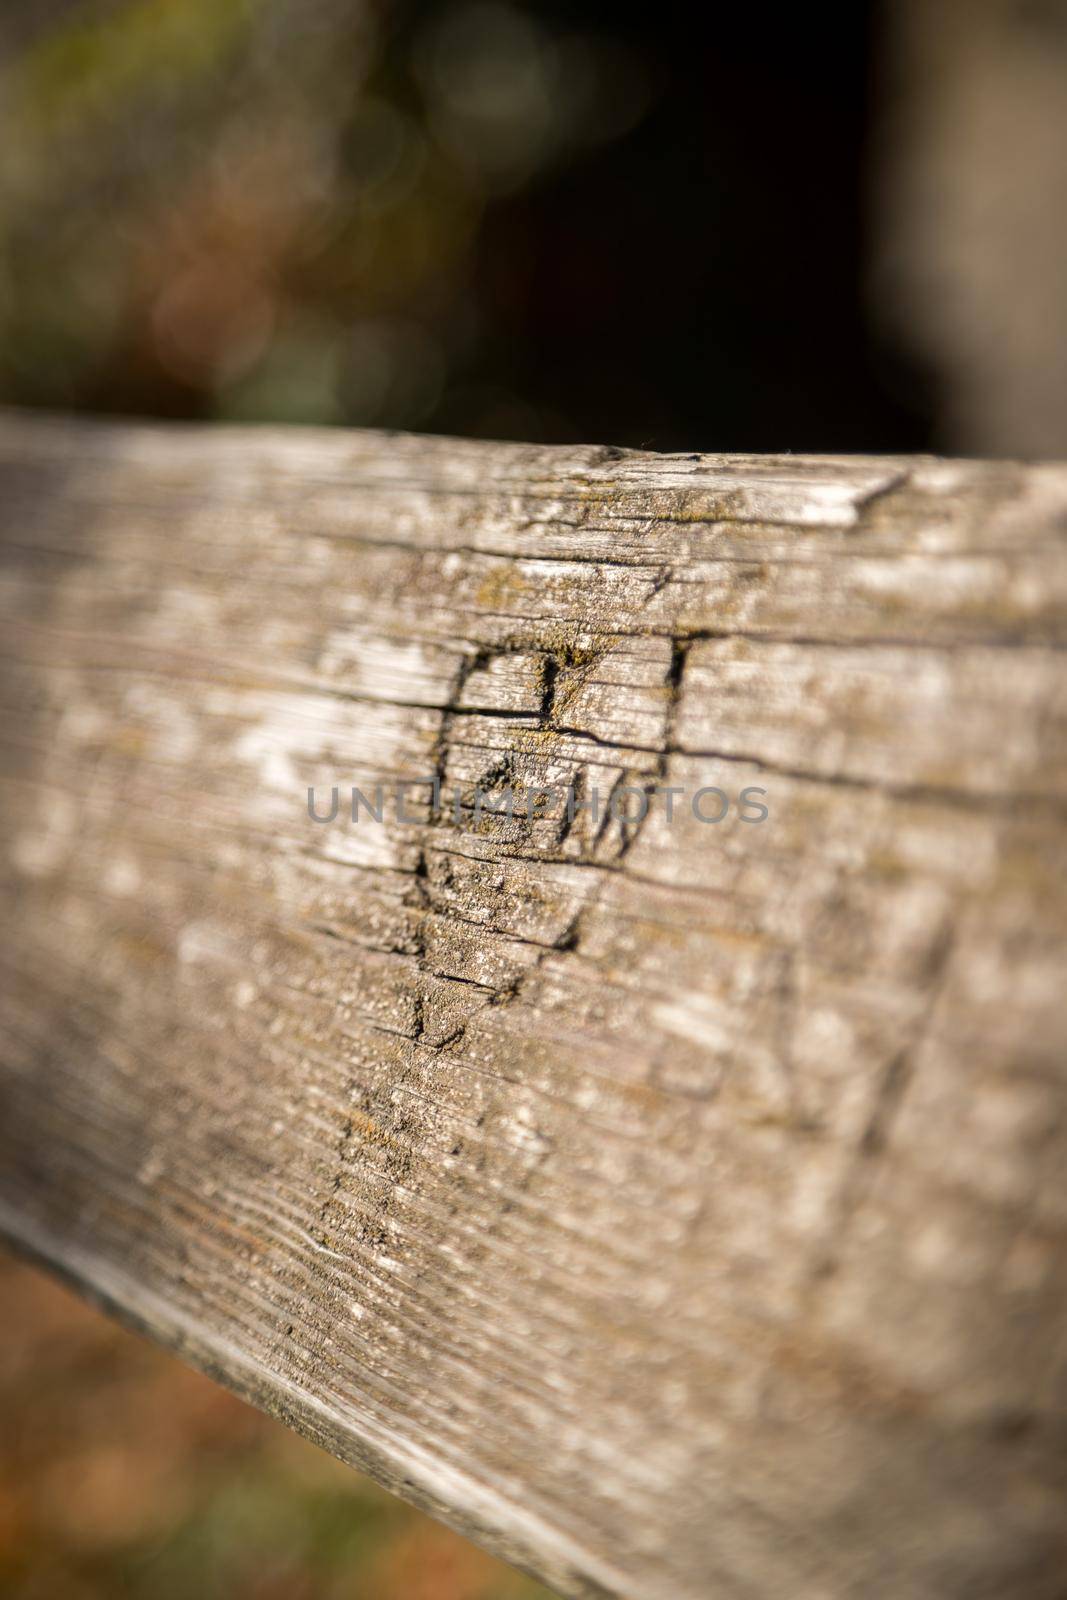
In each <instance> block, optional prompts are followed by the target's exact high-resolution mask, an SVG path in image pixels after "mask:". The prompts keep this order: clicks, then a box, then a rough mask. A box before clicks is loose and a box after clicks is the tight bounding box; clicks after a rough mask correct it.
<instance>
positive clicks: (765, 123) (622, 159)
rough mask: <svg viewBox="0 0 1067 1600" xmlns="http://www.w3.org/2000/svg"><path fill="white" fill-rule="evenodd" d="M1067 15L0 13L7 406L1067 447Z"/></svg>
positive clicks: (541, 8) (934, 11) (246, 0)
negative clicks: (1066, 284)
mask: <svg viewBox="0 0 1067 1600" xmlns="http://www.w3.org/2000/svg"><path fill="white" fill-rule="evenodd" d="M1065 263H1067V0H884V3H882V4H877V5H876V4H872V3H869V0H845V3H842V4H840V5H832V4H831V5H822V6H817V7H803V6H798V5H796V4H795V3H794V4H784V3H782V4H778V3H776V0H764V3H762V4H760V5H758V6H738V5H716V4H714V3H710V4H707V5H704V6H702V7H693V8H682V7H678V8H666V9H664V8H662V7H660V8H656V7H649V6H647V5H637V4H628V3H627V0H610V3H609V0H602V3H601V0H572V3H568V4H563V3H551V0H550V3H546V4H536V5H534V4H520V3H517V0H514V3H513V0H4V6H3V9H2V13H0V401H3V402H7V403H17V404H21V405H41V406H51V407H61V408H65V409H78V410H83V409H84V410H90V411H107V412H125V413H135V414H148V415H155V416H168V417H196V418H207V419H220V420H221V419H242V420H264V421H292V422H313V423H327V424H357V425H374V426H381V427H396V428H414V429H420V430H423V431H433V432H452V433H457V434H463V435H480V436H488V437H497V438H522V439H530V440H538V441H540V440H544V441H560V442H565V441H572V440H583V441H588V442H597V443H615V444H624V445H647V446H650V447H652V448H657V449H663V450H672V449H686V450H689V449H707V450H738V449H739V450H846V451H851V450H874V451H891V450H921V449H926V448H937V449H940V450H946V451H957V452H962V453H968V452H973V453H982V454H1006V453H1007V454H1022V455H1042V454H1044V455H1057V454H1058V455H1067V376H1065V375H1067V294H1065V293H1064V288H1065Z"/></svg>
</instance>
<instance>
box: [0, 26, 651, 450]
mask: <svg viewBox="0 0 1067 1600" xmlns="http://www.w3.org/2000/svg"><path fill="white" fill-rule="evenodd" d="M649 98H650V84H649V81H648V76H647V73H646V71H645V69H644V68H643V66H642V64H641V61H640V59H639V57H638V56H637V55H636V54H634V53H633V52H630V51H627V50H626V49H625V48H623V47H622V46H621V45H620V44H619V42H618V41H617V40H615V39H613V38H612V36H611V35H610V33H604V32H601V33H589V32H584V33H583V32H581V31H574V30H569V29H567V28H566V27H564V26H556V27H549V26H547V25H545V24H543V23H541V22H539V21H537V20H535V18H534V16H533V14H532V13H531V14H527V13H525V12H522V11H520V10H517V9H515V8H514V7H513V6H511V5H508V4H505V3H502V0H458V3H455V4H452V5H444V6H430V7H420V6H417V5H415V6H412V5H401V4H389V3H387V0H126V3H121V4H114V3H112V4H104V3H100V0H80V3H77V4H73V5H70V4H67V5H56V4H52V5H51V6H48V5H45V6H43V7H42V6H41V5H39V4H37V3H36V0H8V5H7V10H6V15H5V18H4V20H3V22H2V23H0V218H2V221H0V398H2V399H7V400H15V401H18V402H21V403H30V404H35V403H39V404H48V405H53V406H60V407H79V408H88V409H104V410H119V411H127V412H147V413H155V414H164V415H166V414H175V415H191V416H203V417H226V418H243V419H262V420H290V421H306V422H342V421H344V422H354V423H368V424H377V425H388V426H403V427H415V426H420V425H424V426H425V425H437V426H440V425H445V426H447V425H449V424H450V423H451V424H452V425H454V426H457V427H460V428H464V429H465V430H467V431H474V432H478V431H493V426H494V421H495V422H496V424H497V426H498V429H503V430H504V431H507V430H508V428H509V426H511V425H514V427H517V428H518V430H519V431H520V432H522V431H523V429H524V426H525V428H526V429H527V431H531V432H532V433H533V434H534V435H535V436H536V435H537V434H538V433H539V432H540V431H541V425H540V422H539V419H538V418H537V417H534V416H530V415H528V413H529V410H530V408H529V406H526V408H525V413H524V408H523V402H522V400H521V399H520V398H519V397H518V396H516V395H515V394H511V393H509V392H507V391H506V388H505V389H503V390H502V389H501V388H500V386H499V385H498V386H497V387H496V388H494V387H493V386H492V385H489V386H488V387H487V386H486V385H485V384H484V383H480V382H479V380H478V379H477V377H476V376H475V378H474V379H473V380H472V377H471V374H472V372H476V369H477V367H478V347H479V343H480V341H484V338H485V329H484V327H483V326H482V319H481V311H482V307H481V303H480V299H479V290H478V286H477V285H476V284H475V283H474V282H473V275H474V258H473V246H474V242H475V240H476V237H477V233H478V229H479V225H480V222H481V220H482V218H483V215H484V213H485V209H486V206H487V205H488V204H490V203H491V202H492V201H493V200H494V199H495V198H498V197H500V196H501V195H505V194H508V193H511V192H513V191H515V190H517V189H519V188H521V187H522V186H523V185H525V184H528V183H530V182H531V181H533V180H534V179H536V177H537V176H538V175H539V174H541V173H542V172H544V171H545V170H547V169H550V168H552V167H553V166H554V165H557V164H559V163H562V162H565V161H566V160H567V159H569V158H570V156H571V155H573V153H574V152H575V151H580V150H582V149H588V148H590V147H592V146H595V145H597V144H598V143H601V142H603V141H605V140H611V139H613V138H616V137H618V136H619V135H620V134H622V133H624V132H625V131H626V130H627V128H628V127H630V126H631V125H632V124H633V123H634V122H635V121H636V120H638V119H639V118H640V116H641V115H642V113H643V111H644V110H645V108H646V106H647V104H648V102H649ZM564 431H566V427H565V424H564Z"/></svg>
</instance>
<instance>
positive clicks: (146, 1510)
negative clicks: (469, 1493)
mask: <svg viewBox="0 0 1067 1600" xmlns="http://www.w3.org/2000/svg"><path fill="white" fill-rule="evenodd" d="M0 1296H2V1303H3V1306H4V1320H3V1327H2V1330H0V1415H2V1417H3V1432H2V1436H0V1439H2V1442H0V1592H2V1593H3V1594H4V1595H5V1596H6V1597H7V1600H60V1597H61V1600H187V1597H188V1596H190V1595H195V1596H197V1600H548V1591H547V1590H545V1589H542V1588H541V1587H540V1586H539V1585H537V1584H534V1583H532V1582H531V1581H530V1580H528V1579H525V1578H523V1577H521V1576H520V1575H519V1574H517V1573H513V1572H511V1571H510V1570H509V1569H507V1568H506V1567H503V1566H502V1565H501V1564H500V1563H499V1562H496V1561H494V1560H493V1559H492V1558H491V1557H490V1556H487V1555H485V1554H484V1553H483V1552H482V1551H480V1550H477V1549H475V1548H474V1546H473V1545H470V1544H468V1543H466V1541H465V1540H463V1539H460V1538H459V1537H458V1536H457V1535H455V1534H453V1533H450V1532H449V1531H448V1529H446V1528H443V1527H440V1526H438V1525H437V1524H436V1523H434V1522H431V1521H430V1520H429V1518H427V1517H424V1516H421V1515H420V1514H419V1513H418V1512H416V1511H413V1510H411V1509H410V1508H409V1507H407V1506H405V1505H403V1504H401V1502H400V1501H398V1500H395V1499H394V1498H393V1497H392V1496H390V1495H387V1494H385V1493H384V1491H382V1490H380V1489H378V1488H377V1487H376V1486H375V1485H374V1484H373V1483H371V1482H369V1480H367V1479H365V1478H363V1477H361V1476H360V1474H358V1473H356V1472H353V1471H352V1470H351V1469H350V1468H348V1467H345V1466H342V1465H341V1463H340V1462H338V1461H335V1460H333V1458H332V1457H331V1456H328V1455H326V1454H325V1453H324V1452H323V1451H321V1450H318V1449H316V1448H315V1446H313V1445H310V1444H308V1443H306V1442H305V1441H304V1440H302V1439H300V1438H298V1437H297V1436H296V1435H295V1434H292V1433H290V1432H289V1431H288V1430H287V1429H286V1428H284V1427H282V1425H281V1424H280V1423H276V1422H272V1421H271V1420H270V1419H269V1418H267V1417H265V1416H262V1415H261V1414H260V1413H259V1412H257V1411H254V1410H253V1409H252V1408H251V1407H250V1406H247V1405H245V1404H244V1403H243V1402H242V1401H240V1400H238V1399H236V1398H235V1397H234V1396H233V1395H231V1394H229V1393H228V1392H227V1391H226V1390H225V1389H222V1388H219V1387H218V1386H217V1385H216V1384H214V1383H212V1382H210V1381H209V1380H208V1379H207V1378H204V1377H202V1376H201V1375H200V1374H199V1373H196V1372H194V1371H192V1370H191V1369H190V1368H188V1367H185V1366H182V1365H181V1363H180V1362H178V1361H177V1360H175V1359H174V1358H173V1357H171V1356H168V1355H166V1354H164V1353H163V1352H162V1351H161V1350H158V1349H156V1348H155V1347H154V1346H153V1345H152V1344H150V1343H149V1342H148V1341H147V1340H145V1339H142V1338H140V1337H138V1336H136V1335H134V1334H132V1333H128V1332H126V1331H125V1330H124V1329H122V1328H120V1327H119V1326H118V1325H117V1324H116V1323H113V1322H111V1321H110V1320H109V1319H108V1318H106V1317H104V1316H102V1315H101V1314H100V1313H99V1312H97V1311H95V1310H93V1309H92V1308H91V1307H90V1306H88V1305H86V1304H84V1303H83V1302H82V1301H80V1300H79V1299H77V1298H76V1297H75V1296H74V1295H73V1294H71V1293H70V1292H68V1291H67V1290H66V1289H63V1288H61V1287H60V1286H59V1285H58V1284H56V1283H54V1282H53V1281H52V1280H50V1279H49V1278H47V1277H45V1276H44V1275H43V1274H42V1273H39V1272H37V1271H36V1270H33V1269H31V1268H30V1267H27V1266H24V1265H22V1264H21V1263H18V1262H15V1261H13V1260H11V1259H10V1258H9V1257H6V1256H0Z"/></svg>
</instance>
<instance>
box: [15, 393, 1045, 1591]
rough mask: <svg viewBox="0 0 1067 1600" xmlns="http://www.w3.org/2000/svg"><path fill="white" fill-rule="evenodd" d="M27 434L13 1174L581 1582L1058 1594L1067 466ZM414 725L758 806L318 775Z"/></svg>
mask: <svg viewBox="0 0 1067 1600" xmlns="http://www.w3.org/2000/svg"><path fill="white" fill-rule="evenodd" d="M0 492H2V504H3V527H4V533H3V563H2V569H0V570H2V586H0V611H2V615H3V643H2V652H3V689H2V711H0V716H2V722H0V773H2V782H0V796H2V800H0V807H2V813H3V850H2V866H0V874H2V876H0V907H2V912H3V924H4V928H5V933H4V939H3V952H2V964H3V965H2V970H3V996H2V999H0V1038H2V1054H0V1059H2V1068H0V1094H2V1120H0V1217H2V1226H3V1228H4V1230H5V1231H6V1233H7V1234H8V1236H9V1237H10V1238H11V1239H13V1240H14V1241H16V1242H17V1243H18V1244H20V1245H21V1247H22V1248H23V1249H25V1250H28V1251H30V1252H31V1253H33V1254H35V1255H36V1256H38V1257H39V1258H40V1259H42V1260H44V1261H45V1262H47V1263H49V1264H51V1266H52V1267H53V1268H55V1269H57V1270H59V1271H61V1272H64V1273H65V1274H67V1275H68V1276H69V1277H70V1278H71V1279H72V1280H73V1281H74V1282H75V1283H77V1284H78V1285H80V1286H81V1288H82V1289H83V1290H85V1291H87V1292H89V1293H91V1294H93V1295H96V1296H97V1297H99V1298H100V1299H102V1300H103V1301H104V1302H105V1303H106V1304H108V1305H110V1306H112V1307H113V1308H114V1309H115V1310H117V1311H118V1312H119V1313H120V1314H122V1315H123V1316H124V1317H126V1318H127V1319H129V1320H131V1321H133V1322H134V1323H136V1324H139V1325H141V1326H143V1327H144V1328H146V1329H147V1330H148V1331H149V1332H150V1333H151V1334H152V1335H153V1336H154V1337H155V1338H157V1339H159V1340H161V1341H162V1342H164V1343H165V1344H167V1345H169V1346H171V1347H173V1348H174V1349H176V1350H178V1351H179V1352H180V1353H181V1354H183V1355H184V1356H185V1357H186V1358H188V1359H189V1360H191V1361H193V1362H195V1363H196V1364H198V1365H199V1366H202V1367H204V1368H206V1369H207V1370H208V1371H210V1372H212V1373H214V1374H215V1375H217V1376H218V1377H219V1378H220V1379H221V1380H222V1381H223V1382H225V1383H227V1384H229V1385H231V1386H232V1387H233V1388H235V1389H236V1390H238V1391H239V1392H240V1393H242V1394H244V1395H247V1396H248V1397H249V1398H250V1399H252V1400H254V1401H255V1402H256V1403H257V1404H258V1405H261V1406H263V1407H265V1408H266V1409H268V1410H269V1411H271V1412H273V1413H275V1414H276V1415H278V1416H280V1417H283V1418H284V1419H285V1420H286V1421H287V1422H289V1423H291V1424H292V1425H293V1426H294V1427H296V1428H298V1429H300V1430H301V1431H302V1432H304V1433H306V1434H308V1435H310V1436H311V1437H312V1438H314V1439H316V1440H318V1441H319V1442H321V1443H322V1444H323V1445H324V1446H325V1447H326V1448H328V1449H330V1450H333V1451H335V1452H336V1453H337V1454H338V1455H340V1456H342V1457H343V1458H344V1459H345V1460H348V1461H351V1462H353V1463H355V1464H357V1465H359V1466H361V1467H364V1468H366V1469H368V1470H369V1471H371V1472H372V1473H374V1474H375V1475H376V1476H377V1477H378V1478H379V1479H380V1480H381V1481H382V1482H384V1483H386V1484H388V1485H389V1486H391V1487H392V1488H394V1489H396V1490H397V1491H398V1492H399V1493H401V1494H403V1495H405V1496H406V1497H407V1498H409V1499H411V1500H413V1501H415V1502H417V1503H418V1504H420V1505H422V1506H425V1507H428V1508H429V1509H430V1510H431V1511H433V1512H434V1513H435V1514H436V1515H438V1516H440V1517H442V1518H444V1520H446V1521H448V1522H450V1523H452V1524H453V1525H455V1526H456V1527H458V1528H460V1529H462V1530H464V1531H465V1532H467V1533H469V1534H471V1535H472V1536H473V1537H474V1538H476V1539H479V1540H481V1541H482V1542H484V1543H485V1544H486V1545H488V1546H490V1547H491V1548H492V1549H493V1550H495V1551H497V1552H499V1553H501V1554H502V1555H504V1556H505V1557H507V1558H508V1559H510V1560H513V1561H516V1562H518V1563H520V1564H522V1565H524V1566H525V1567H527V1568H529V1569H530V1570H531V1571H533V1572H536V1573H538V1574H540V1575H541V1576H542V1577H544V1578H545V1580H546V1581H548V1582H549V1583H550V1584H552V1585H554V1586H556V1587H557V1588H558V1589H559V1590H560V1591H561V1592H562V1593H564V1594H566V1595H574V1596H600V1597H603V1596H635V1597H636V1596H639V1597H642V1600H646V1597H647V1600H695V1597H703V1596H709V1595H713V1596H717V1597H718V1596H722V1597H728V1600H733V1597H737V1600H778V1597H784V1596H788V1597H789V1600H827V1597H835V1600H836V1597H839V1596H864V1597H867V1596H872V1595H884V1596H892V1597H897V1596H900V1597H904V1596H906V1597H909V1600H911V1597H926V1596H930V1597H935V1596H936V1597H938V1600H944V1597H955V1596H959V1597H961V1600H962V1597H964V1596H966V1597H967V1600H974V1597H976V1596H989V1597H993V1596H996V1597H998V1600H999V1597H1005V1596H1007V1597H1018V1600H1023V1597H1025V1600H1041V1597H1046V1596H1047V1597H1048V1600H1054V1597H1057V1596H1059V1595H1061V1593H1062V1581H1063V1573H1064V1562H1065V1556H1067V1548H1065V1546H1067V1518H1065V1516H1064V1507H1063V1500H1062V1495H1063V1488H1064V1477H1065V1474H1064V1464H1065V1452H1064V1439H1065V1428H1064V1421H1065V1405H1064V1399H1065V1385H1064V1333H1063V1327H1064V1324H1063V1315H1062V1313H1063V1307H1064V1286H1065V1278H1067V1271H1065V1264H1064V1252H1063V1249H1062V1245H1063V1234H1064V1225H1065V1221H1067V1215H1065V1204H1067V1202H1065V1191H1064V1185H1063V1182H1062V1166H1063V1157H1064V1148H1065V1126H1064V1121H1065V1119H1064V1106H1065V1093H1064V1074H1065V1067H1067V1061H1065V1050H1064V1045H1065V1037H1067V1029H1065V1022H1064V1003H1063V988H1064V957H1065V953H1067V885H1065V881H1064V872H1065V855H1064V849H1063V843H1064V819H1065V813H1067V695H1065V693H1064V689H1065V682H1067V671H1065V661H1067V657H1065V655H1064V653H1063V647H1064V644H1065V642H1067V605H1065V600H1067V564H1065V561H1064V547H1065V539H1064V527H1065V525H1067V524H1065V518H1067V469H1064V468H1058V467H1020V466H1009V465H1004V466H991V465H983V464H978V463H950V462H942V461H933V460H921V461H904V460H861V459H849V460H811V459H794V458H784V459H763V458H755V457H720V456H682V457H678V456H675V457H662V456H654V455H648V454H635V453H627V452H622V451H618V450H604V449H591V448H590V449H539V448H533V447H527V446H519V445H490V444H481V443H470V442H458V441H455V440H442V439H417V438H409V437H397V436H392V435H383V434H374V433H344V432H300V431H285V430H268V431H256V430H251V429H217V430H216V429H210V430H209V429H198V428H182V429H179V428H165V427H147V426H102V425H95V426H94V425H88V424H81V423H77V424H76V423H73V422H62V421H46V420H40V419H36V420H35V419H30V418H26V417H20V416H17V415H14V416H8V417H7V418H6V419H5V420H4V421H3V422H2V424H0ZM431 773H433V774H438V775H440V776H441V777H442V778H443V779H444V783H445V793H446V794H447V793H448V790H449V789H450V788H451V786H453V785H455V784H459V785H461V786H462V787H463V789H464V792H465V793H466V794H467V796H468V798H469V797H470V795H471V792H472V790H473V787H474V786H475V785H476V784H479V783H480V784H481V785H482V786H483V787H492V786H493V785H497V786H499V785H502V784H504V783H507V782H508V781H510V782H511V784H512V785H519V784H532V783H537V784H543V785H552V784H556V785H566V784H569V783H571V782H574V781H577V782H578V784H579V786H580V787H579V794H580V795H584V796H585V797H586V798H588V793H589V788H590V787H591V786H592V785H593V784H594V783H595V784H596V785H597V786H598V787H599V788H600V789H601V791H602V792H603V793H604V794H605V795H606V794H607V792H608V791H609V790H610V789H611V788H612V786H613V785H617V784H621V785H627V786H630V787H637V788H642V787H644V788H651V787H652V786H654V785H657V784H660V785H662V784H665V783H666V784H670V785H672V786H678V787H683V788H684V789H686V791H687V793H691V792H692V791H693V790H694V789H696V788H700V787H702V786H708V785H715V786H718V787H720V788H722V789H723V790H725V791H726V792H727V793H728V795H729V796H730V797H731V800H732V801H734V797H736V796H737V795H738V794H739V792H740V790H741V789H742V788H743V787H745V786H758V787H760V788H762V789H764V790H765V791H766V801H765V803H766V804H767V806H768V809H769V816H768V818H767V819H766V821H764V822H762V823H758V824H747V823H745V822H744V821H742V820H741V817H740V815H739V812H738V808H737V805H736V803H732V804H731V809H730V812H729V815H728V817H727V818H726V820H725V821H723V822H722V823H720V824H717V825H705V824H702V823H700V822H698V821H697V820H696V818H695V817H694V816H693V815H692V811H691V809H690V808H689V807H688V806H687V805H686V804H685V802H684V799H683V801H682V802H680V803H679V805H678V808H677V809H676V811H675V816H674V820H673V821H672V822H671V823H670V824H668V823H667V821H666V818H665V815H664V806H663V804H662V803H661V797H658V796H657V797H655V802H654V803H653V804H652V805H651V806H650V809H649V814H648V816H647V818H646V819H645V820H644V821H643V822H641V823H639V824H635V825H634V826H627V825H625V824H624V823H621V822H620V823H616V822H612V821H610V820H609V821H608V823H607V824H606V825H603V826H600V825H598V826H594V825H593V823H592V821H591V818H590V816H589V814H588V813H587V812H582V813H579V814H578V815H577V817H576V819H575V821H574V824H573V826H572V827H568V826H567V823H566V819H565V816H564V815H563V807H562V805H561V803H558V802H557V803H553V802H551V800H550V801H549V802H548V803H546V805H545V807H544V812H545V814H544V815H535V816H534V817H533V818H531V819H529V820H526V819H524V818H521V817H519V818H516V819H514V820H512V821H510V822H509V821H508V819H507V818H506V817H492V816H488V817H486V816H483V817H482V818H481V819H480V821H479V822H478V824H477V826H476V825H475V822H474V818H473V815H472V814H471V813H470V812H469V811H468V812H461V815H460V821H459V822H458V823H457V822H456V820H455V817H454V815H453V813H452V810H451V808H450V806H449V805H448V804H444V803H443V804H441V805H440V806H435V805H434V803H433V801H432V798H431V795H430V791H429V786H428V785H427V784H424V785H423V787H422V789H421V790H418V791H412V793H411V795H410V796H409V799H408V812H409V813H410V814H414V815H416V817H417V818H418V819H419V820H416V822H414V823H403V822H400V821H398V820H397V817H396V814H395V806H392V807H391V803H390V802H387V806H386V820H385V822H384V823H383V824H381V825H379V824H377V823H375V822H373V821H372V820H370V819H368V818H367V816H366V815H363V816H361V819H360V821H359V822H358V823H357V824H355V825H353V824H352V823H351V822H350V821H349V822H347V823H346V822H345V821H344V820H343V818H339V819H338V820H337V821H335V822H333V823H328V824H327V823H316V822H314V821H312V820H311V819H310V818H309V817H308V814H307V808H306V792H307V788H308V786H309V785H314V786H316V792H317V795H318V797H319V799H320V802H321V803H323V804H324V803H325V801H326V798H327V796H328V792H329V788H330V787H331V786H332V785H333V784H335V783H336V784H338V785H339V786H340V787H341V788H342V790H343V791H347V789H348V788H349V787H350V786H351V785H353V784H357V785H359V786H360V787H361V788H362V789H363V790H364V792H366V793H367V794H368V795H370V794H371V793H372V791H373V788H374V786H375V784H376V783H378V782H381V783H383V784H385V785H387V786H394V785H395V784H396V783H397V781H398V780H401V779H408V778H418V777H426V776H427V775H429V774H431ZM635 805H636V802H635Z"/></svg>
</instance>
